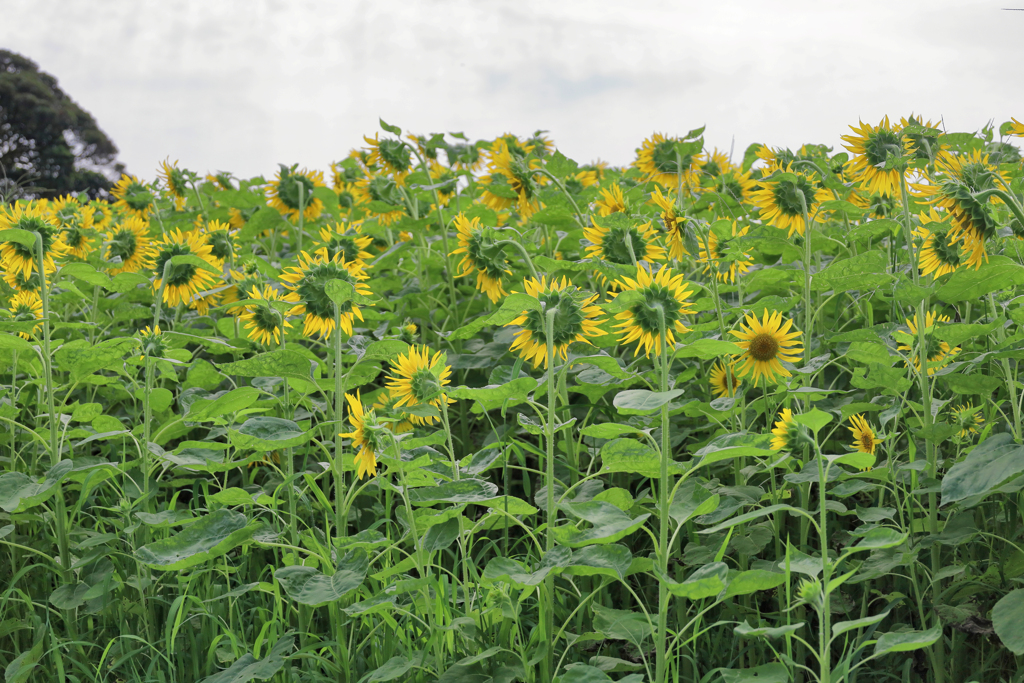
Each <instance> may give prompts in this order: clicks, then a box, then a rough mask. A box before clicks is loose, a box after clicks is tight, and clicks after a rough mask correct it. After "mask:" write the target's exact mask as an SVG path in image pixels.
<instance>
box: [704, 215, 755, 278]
mask: <svg viewBox="0 0 1024 683" xmlns="http://www.w3.org/2000/svg"><path fill="white" fill-rule="evenodd" d="M749 230H750V226H749V225H744V226H743V227H742V228H740V230H739V232H737V231H736V221H732V238H730V239H728V240H724V241H721V242H720V241H719V239H718V234H717V233H716V232H715V231H714V230H708V237H707V247H706V248H705V244H704V240H700V252H699V253H698V258H697V262H698V263H703V264H705V265H704V272H705V273H710V272H711V270H712V269H714V271H715V277H716V278H718V281H719V282H729V283H732V282H736V277H737V276H738V275H743V274H744V273H746V272H747V271H748V270H750V266H751V265H753V261H750V260H749V259H750V258H751V256H750V254H748V253H746V252H743V255H742V260H740V259H737V260H733V261H723V260H722V259H723V257H724V255H725V254H726V253H728V251H729V250H730V244H731V242H732V241H733V240H734V239H736V238H737V237H742V236H743V235H746V234H747V232H748V231H749Z"/></svg>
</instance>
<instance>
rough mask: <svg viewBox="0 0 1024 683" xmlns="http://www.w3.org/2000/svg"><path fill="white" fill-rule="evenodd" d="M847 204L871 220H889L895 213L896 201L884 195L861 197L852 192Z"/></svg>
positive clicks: (861, 195) (858, 193) (857, 193)
mask: <svg viewBox="0 0 1024 683" xmlns="http://www.w3.org/2000/svg"><path fill="white" fill-rule="evenodd" d="M849 202H850V203H851V204H853V205H854V206H858V207H860V208H862V209H864V211H866V212H867V214H868V215H869V216H871V217H872V218H890V217H891V216H892V215H893V214H894V213H895V212H896V200H895V199H894V198H893V197H892V196H888V195H884V194H869V195H866V196H865V195H863V194H861V193H860V192H857V191H856V190H854V191H853V192H851V193H850V196H849Z"/></svg>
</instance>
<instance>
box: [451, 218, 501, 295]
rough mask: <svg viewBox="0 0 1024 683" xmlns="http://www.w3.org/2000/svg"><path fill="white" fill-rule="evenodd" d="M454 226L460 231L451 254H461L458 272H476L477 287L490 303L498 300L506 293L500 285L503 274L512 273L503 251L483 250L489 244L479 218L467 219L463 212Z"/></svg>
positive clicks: (462, 275)
mask: <svg viewBox="0 0 1024 683" xmlns="http://www.w3.org/2000/svg"><path fill="white" fill-rule="evenodd" d="M455 229H456V230H457V231H458V234H459V246H458V247H457V248H456V249H453V250H452V256H455V255H456V254H462V260H461V261H460V262H459V270H460V271H461V272H459V274H458V275H457V276H456V277H465V276H467V275H472V274H474V273H475V274H476V288H477V289H478V290H479V291H481V292H483V293H484V294H486V295H487V298H488V299H490V300H491V303H497V302H498V301H499V300H500V299H501V298H502V297H504V296H507V295H508V292H506V291H505V288H504V287H503V286H502V282H501V278H502V276H503V275H505V274H506V273H507V274H511V273H512V271H511V270H509V268H508V261H507V260H506V259H505V256H504V253H503V252H498V253H496V254H494V255H489V254H486V253H485V247H487V246H489V245H488V244H487V243H486V241H485V236H484V229H483V226H481V225H480V219H479V218H472V219H467V218H466V216H465V215H464V214H462V213H459V215H458V216H456V217H455Z"/></svg>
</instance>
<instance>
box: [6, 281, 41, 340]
mask: <svg viewBox="0 0 1024 683" xmlns="http://www.w3.org/2000/svg"><path fill="white" fill-rule="evenodd" d="M7 310H9V311H10V312H11V317H12V319H13V320H14V321H15V322H31V321H33V320H40V319H42V317H43V300H42V298H41V297H40V296H39V292H30V291H25V290H22V291H20V292H15V293H14V296H13V297H11V303H10V305H9V306H8V308H7ZM41 329H43V324H42V323H38V324H36V325H34V326H33V327H32V333H31V334H29V333H28V332H19V333H18V336H19V337H21V338H22V339H26V340H28V339H31V338H32V335H33V334H38V333H39V331H40V330H41Z"/></svg>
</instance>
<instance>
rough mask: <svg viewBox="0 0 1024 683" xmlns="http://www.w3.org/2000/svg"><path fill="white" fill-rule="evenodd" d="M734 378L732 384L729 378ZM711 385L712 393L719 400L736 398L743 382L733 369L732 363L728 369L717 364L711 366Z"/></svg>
mask: <svg viewBox="0 0 1024 683" xmlns="http://www.w3.org/2000/svg"><path fill="white" fill-rule="evenodd" d="M730 377H731V378H732V382H730V381H729V378H730ZM709 382H710V384H711V393H712V394H714V395H715V396H718V397H719V398H721V397H724V396H735V395H736V391H737V390H738V389H739V388H740V385H741V384H742V382H740V378H739V377H737V376H736V371H735V370H733V368H732V363H730V364H729V367H728V368H727V367H726V366H725V365H724V364H722V363H717V362H716V363H715V364H714V365H712V366H711V378H710V380H709Z"/></svg>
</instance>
